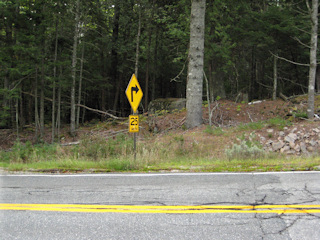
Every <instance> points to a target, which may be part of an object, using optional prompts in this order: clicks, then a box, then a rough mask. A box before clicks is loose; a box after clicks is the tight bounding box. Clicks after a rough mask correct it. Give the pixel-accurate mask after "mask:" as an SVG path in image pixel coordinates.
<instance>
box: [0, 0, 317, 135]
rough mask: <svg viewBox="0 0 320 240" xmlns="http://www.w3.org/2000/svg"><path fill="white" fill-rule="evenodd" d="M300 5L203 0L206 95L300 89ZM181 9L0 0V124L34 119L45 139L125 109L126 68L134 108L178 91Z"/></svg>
mask: <svg viewBox="0 0 320 240" xmlns="http://www.w3.org/2000/svg"><path fill="white" fill-rule="evenodd" d="M309 2H310V1H308V0H250V1H249V0H239V1H234V0H207V3H206V4H207V7H206V23H205V24H206V26H205V52H204V58H205V59H204V72H205V78H206V79H208V86H209V89H208V90H209V94H210V98H211V99H212V100H214V99H216V98H228V99H233V100H236V99H237V100H239V99H240V98H243V96H245V100H249V101H250V100H253V99H265V98H272V97H275V96H273V95H274V94H276V96H279V94H280V93H281V94H283V95H286V96H291V95H296V94H303V93H307V92H308V74H309V67H308V64H309V54H310V47H309V44H310V30H311V19H310V9H309V7H310V6H309V5H308V3H309ZM190 10H191V1H190V0H170V1H169V0H162V1H156V0H96V1H83V0H37V1H35V0H15V1H13V0H12V1H9V0H0V69H1V71H0V93H1V94H0V106H1V109H0V127H1V128H17V129H19V128H22V127H24V126H26V125H30V124H35V126H36V131H37V133H36V134H38V135H39V138H41V136H42V134H43V129H44V126H45V124H51V125H52V126H53V128H52V129H53V130H52V131H53V139H54V136H55V135H56V134H58V131H59V128H60V126H61V124H63V123H67V124H71V126H72V125H73V127H71V133H72V132H74V131H75V129H76V128H77V127H78V126H79V124H81V123H84V122H86V121H90V120H92V119H95V118H102V119H105V118H107V117H109V116H112V117H124V116H127V115H128V114H129V113H130V105H129V103H128V101H127V99H126V96H125V89H126V87H127V84H128V82H129V80H130V78H131V75H132V74H133V73H134V72H136V74H137V78H138V81H139V83H140V85H141V87H142V89H143V92H144V97H143V99H142V103H141V107H140V109H139V110H140V112H142V111H147V106H148V103H149V102H150V101H151V100H153V99H156V98H168V97H179V98H180V97H185V95H186V79H187V65H188V64H187V62H188V46H189V27H190ZM318 69H319V68H318ZM319 75H320V74H319ZM275 79H276V80H277V82H276V83H277V85H276V92H275V93H274V89H275V85H274V83H275ZM319 81H320V80H317V82H316V89H317V90H318V91H319V84H320V83H319ZM204 88H206V84H204ZM204 93H206V91H204ZM246 98H247V99H246ZM204 99H206V96H204ZM90 109H91V110H90ZM92 109H93V110H94V109H95V110H99V111H103V112H106V113H107V114H104V115H101V114H99V115H98V112H97V111H95V110H94V111H92ZM70 119H71V120H70Z"/></svg>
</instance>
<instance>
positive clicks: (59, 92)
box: [56, 66, 62, 142]
mask: <svg viewBox="0 0 320 240" xmlns="http://www.w3.org/2000/svg"><path fill="white" fill-rule="evenodd" d="M61 76H62V66H60V74H59V81H58V84H59V85H58V96H57V101H58V102H57V120H56V129H57V137H58V142H60V125H61Z"/></svg>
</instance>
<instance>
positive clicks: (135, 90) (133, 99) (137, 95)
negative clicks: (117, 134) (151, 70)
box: [125, 74, 143, 160]
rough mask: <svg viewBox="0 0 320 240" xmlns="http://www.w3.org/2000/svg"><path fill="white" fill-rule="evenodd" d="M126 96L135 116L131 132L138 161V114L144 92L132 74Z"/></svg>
mask: <svg viewBox="0 0 320 240" xmlns="http://www.w3.org/2000/svg"><path fill="white" fill-rule="evenodd" d="M125 92H126V96H127V98H128V101H129V103H130V105H131V108H132V111H133V114H132V115H130V116H129V132H132V133H133V150H134V160H136V156H137V151H136V149H137V144H136V142H137V140H136V139H137V132H139V115H138V113H137V109H138V107H139V104H140V102H141V99H142V96H143V92H142V89H141V87H140V84H139V82H138V80H137V78H136V75H134V74H132V77H131V79H130V81H129V84H128V86H127V89H126V91H125Z"/></svg>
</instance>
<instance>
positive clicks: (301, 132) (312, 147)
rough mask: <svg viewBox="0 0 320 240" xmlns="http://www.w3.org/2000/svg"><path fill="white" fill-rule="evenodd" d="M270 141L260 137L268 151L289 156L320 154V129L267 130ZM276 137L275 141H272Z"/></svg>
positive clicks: (286, 128)
mask: <svg viewBox="0 0 320 240" xmlns="http://www.w3.org/2000/svg"><path fill="white" fill-rule="evenodd" d="M267 134H268V136H269V137H270V139H266V138H265V137H263V136H260V142H261V144H262V145H263V146H264V149H265V150H266V151H271V152H280V153H284V154H288V155H302V154H315V153H317V152H318V153H320V127H314V128H310V129H304V128H297V127H293V128H292V129H289V128H288V127H285V128H284V129H283V131H275V130H274V129H267ZM271 136H275V137H276V138H275V139H271V138H272V137H271Z"/></svg>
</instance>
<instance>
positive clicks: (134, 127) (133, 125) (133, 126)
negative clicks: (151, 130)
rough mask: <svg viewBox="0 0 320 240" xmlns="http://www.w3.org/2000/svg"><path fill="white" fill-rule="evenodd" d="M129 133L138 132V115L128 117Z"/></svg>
mask: <svg viewBox="0 0 320 240" xmlns="http://www.w3.org/2000/svg"><path fill="white" fill-rule="evenodd" d="M129 132H133V133H134V132H139V115H130V116H129Z"/></svg>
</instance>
